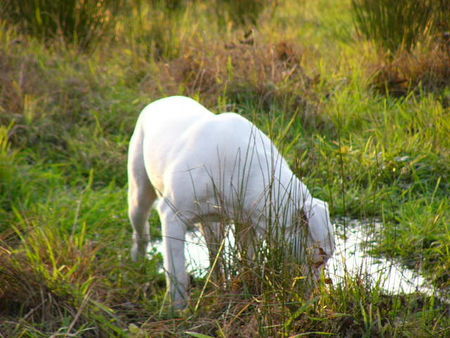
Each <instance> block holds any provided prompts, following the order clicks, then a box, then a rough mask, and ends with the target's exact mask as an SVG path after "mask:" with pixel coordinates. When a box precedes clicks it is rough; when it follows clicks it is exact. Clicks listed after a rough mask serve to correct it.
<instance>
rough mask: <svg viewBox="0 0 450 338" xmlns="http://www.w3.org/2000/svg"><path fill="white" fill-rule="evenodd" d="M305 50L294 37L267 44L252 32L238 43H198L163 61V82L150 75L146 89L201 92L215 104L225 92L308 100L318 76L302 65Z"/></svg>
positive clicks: (295, 101)
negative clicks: (294, 40) (173, 57)
mask: <svg viewBox="0 0 450 338" xmlns="http://www.w3.org/2000/svg"><path fill="white" fill-rule="evenodd" d="M303 54H304V50H303V48H302V47H300V46H299V45H297V44H295V43H294V42H291V41H280V42H277V43H264V42H261V41H258V39H257V38H256V37H253V35H252V34H250V35H249V36H247V37H246V38H244V39H241V40H237V41H236V42H231V43H224V42H211V43H209V44H208V47H207V48H205V45H204V44H201V43H200V44H199V43H197V44H193V45H191V46H189V47H186V49H185V50H184V51H183V53H181V55H182V56H181V57H179V58H177V59H175V60H173V61H168V62H166V63H163V64H161V67H160V71H161V74H160V76H159V78H160V81H155V78H154V77H152V78H150V77H149V78H148V80H147V81H144V82H143V84H142V86H143V90H144V91H145V92H150V93H154V92H155V91H157V90H158V89H159V90H162V91H163V92H164V94H165V95H169V94H175V93H179V92H180V90H181V91H182V92H183V94H185V95H187V96H194V95H200V97H201V99H202V102H206V104H216V103H217V98H218V97H221V96H224V95H226V96H227V97H228V98H230V99H231V100H234V101H237V102H239V100H241V101H242V100H244V99H246V98H247V99H248V96H249V95H250V96H252V97H254V98H258V100H259V101H260V103H261V104H263V105H268V104H269V103H271V102H273V101H277V100H278V101H279V102H283V103H285V102H287V101H289V102H291V103H292V104H299V105H304V104H305V102H306V101H308V100H311V98H312V96H313V93H312V87H313V86H314V84H315V82H316V79H313V78H311V76H308V75H307V74H306V73H305V71H304V69H303V68H302V66H301V60H302V58H303Z"/></svg>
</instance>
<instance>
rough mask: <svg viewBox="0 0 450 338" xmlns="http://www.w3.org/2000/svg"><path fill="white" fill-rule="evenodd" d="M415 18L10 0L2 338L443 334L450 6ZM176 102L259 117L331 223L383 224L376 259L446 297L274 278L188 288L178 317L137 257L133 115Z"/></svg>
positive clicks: (4, 64)
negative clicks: (409, 272)
mask: <svg viewBox="0 0 450 338" xmlns="http://www.w3.org/2000/svg"><path fill="white" fill-rule="evenodd" d="M94 2H95V3H96V5H95V6H92V3H94ZM415 2H417V3H420V4H421V6H425V7H424V8H425V9H426V10H424V11H420V13H419V11H417V10H416V11H413V12H412V14H411V13H409V12H408V13H409V14H408V15H407V17H406V16H405V17H402V15H406V14H402V13H404V12H402V11H398V12H395V13H394V12H390V14H392V17H393V18H394V19H390V18H391V17H390V16H389V17H380V16H379V15H378V14H377V13H381V12H383V11H385V10H387V9H383V10H380V9H379V8H376V7H374V6H373V3H374V2H373V1H372V2H371V1H369V0H365V1H362V0H354V1H350V0H348V1H347V0H346V1H337V0H319V1H312V0H311V1H310V0H304V1H293V0H284V1H260V0H249V1H233V0H226V1H219V0H216V1H214V0H211V1H208V0H196V1H188V0H177V1H175V0H171V1H157V0H151V1H150V0H149V1H144V0H127V1H125V0H117V1H107V0H104V1H89V0H87V1H83V2H76V1H73V2H71V1H44V0H40V1H20V2H16V1H3V2H2V3H1V4H0V333H1V334H2V335H3V336H8V337H10V336H49V335H52V334H54V335H75V336H142V337H145V336H148V337H154V336H158V335H161V336H176V335H183V334H186V332H195V333H202V334H206V335H210V336H224V337H228V336H243V337H246V336H251V335H254V334H255V333H257V334H259V335H261V336H290V335H296V334H306V335H311V336H319V335H338V336H411V335H415V336H437V337H438V336H442V337H443V336H446V335H448V334H449V327H450V322H449V317H450V316H449V305H448V303H446V302H445V299H443V298H442V295H444V296H445V295H448V292H449V288H450V280H449V271H450V265H449V264H450V247H449V246H450V229H449V224H450V222H449V196H448V191H449V188H450V187H449V182H450V178H449V168H450V163H449V162H450V161H449V149H450V144H449V140H450V139H449V137H448V135H450V116H449V95H450V88H449V70H450V61H449V60H450V57H449V49H448V48H449V41H448V31H449V27H448V22H447V21H446V20H445V18H446V15H445V10H446V7H445V6H444V4H445V1H443V2H441V1H425V0H423V1H422V0H417V1H415ZM19 3H20V4H22V5H23V6H18V5H17V4H19ZM72 3H73V4H76V3H82V4H83V6H81V5H78V6H77V5H74V6H72V7H70V6H69V5H70V4H72ZM243 3H245V5H244V4H243ZM376 3H378V4H381V5H380V6H383V5H384V4H385V3H388V2H387V1H378V2H376ZM441 3H442V6H439V5H438V4H441ZM61 4H65V6H68V7H65V8H64V10H62V9H61V8H58V5H61ZM33 6H34V7H33ZM243 6H244V7H245V8H244V7H243ZM426 6H432V8H431V7H426ZM387 8H388V9H389V8H390V7H389V6H387ZM430 8H431V9H430ZM394 9H395V8H393V10H394ZM62 12H63V13H65V15H61V14H60V13H62ZM58 13H59V14H58ZM244 13H248V15H247V14H244ZM427 13H428V14H430V13H431V14H430V15H428V16H427ZM415 14H416V15H420V17H417V16H416V15H415ZM19 17H20V20H18V18H19ZM396 18H397V19H396ZM400 19H402V20H400ZM377 20H378V22H377ZM383 20H384V21H383ZM400 21H401V24H402V26H400V24H399V22H400ZM362 22H364V23H366V24H367V25H366V26H364V27H363V26H361V24H362ZM369 23H370V25H371V26H369V25H368V24H369ZM377 25H378V26H377ZM408 25H409V26H408ZM414 25H415V26H414ZM376 27H379V29H378V28H376ZM380 27H381V28H380ZM408 27H410V28H411V27H420V29H409V28H408ZM386 30H388V31H390V32H392V31H395V32H398V33H399V35H398V36H397V35H392V37H395V39H396V40H395V41H393V40H389V41H385V40H384V39H385V35H383V34H384V33H383V32H385V31H386ZM372 32H374V33H372ZM402 32H403V33H402ZM411 32H420V37H411V36H410V35H409V34H411ZM174 94H183V95H187V96H191V97H194V98H195V99H197V100H199V101H200V102H201V103H202V104H204V105H205V106H207V107H208V108H209V109H211V110H212V111H214V112H222V111H235V112H238V113H239V114H242V115H243V116H245V117H246V118H248V119H249V120H251V121H252V122H253V123H254V124H255V125H257V126H258V128H260V129H261V130H263V131H264V132H265V133H266V134H268V135H269V136H270V138H271V139H272V140H273V141H274V143H275V144H276V145H277V147H278V148H279V149H280V151H281V153H282V154H283V155H284V156H285V158H286V159H287V160H288V162H289V164H290V166H291V168H293V170H294V172H295V174H296V175H297V176H298V177H299V178H301V179H302V181H304V182H305V184H307V186H308V187H309V188H310V189H311V191H312V194H313V195H314V196H317V197H318V198H321V199H323V200H325V201H328V202H329V205H330V211H331V215H332V217H333V218H335V219H337V218H339V217H350V218H352V219H360V220H376V222H377V224H380V225H379V226H378V227H377V233H376V236H375V237H371V238H372V239H373V240H372V242H371V243H370V246H368V249H367V250H368V253H370V255H371V256H373V257H377V256H378V257H383V259H387V260H392V261H395V262H396V263H397V264H400V265H404V266H407V267H409V268H411V269H413V270H414V271H416V272H418V273H420V274H421V275H422V276H423V277H424V278H425V279H426V281H427V283H428V285H429V286H430V288H431V289H435V290H436V291H438V294H439V297H438V296H437V295H435V294H434V293H433V292H431V293H424V292H413V293H406V292H404V293H402V292H399V293H396V294H392V293H387V292H386V290H384V289H383V288H382V287H380V285H378V284H377V283H370V282H368V280H367V279H366V278H364V276H362V275H360V274H357V273H356V274H355V273H352V274H350V273H349V274H348V275H346V276H345V278H344V279H343V281H342V282H341V283H334V284H327V283H326V282H327V281H326V280H325V279H324V280H323V281H322V282H321V283H320V284H319V286H318V287H317V288H316V289H315V290H314V291H313V294H312V295H308V296H307V295H305V294H304V293H302V283H303V281H304V279H302V276H293V275H292V274H287V275H286V274H284V273H283V269H279V270H277V269H273V270H269V271H266V273H265V274H264V278H261V276H260V275H257V274H250V275H245V274H236V275H235V276H234V280H231V281H230V284H229V287H228V288H226V289H223V288H221V287H220V286H219V285H214V284H213V283H210V282H209V280H208V279H207V278H205V277H202V276H199V277H195V278H194V280H193V283H192V290H191V303H192V304H191V306H190V307H189V309H187V310H186V311H185V312H182V313H177V312H173V311H172V310H171V309H170V308H169V307H167V306H166V305H165V304H166V303H165V301H164V292H165V283H164V276H163V273H162V272H161V263H162V260H161V256H160V255H159V254H157V253H156V252H155V254H152V255H151V259H149V260H148V261H147V262H145V263H133V262H132V261H131V258H130V254H129V252H130V245H131V241H130V238H131V227H130V224H129V221H128V219H127V212H126V208H127V204H126V153H127V146H128V142H129V138H130V136H131V133H132V130H133V128H134V125H135V121H136V118H137V116H138V113H139V111H140V110H141V109H142V108H143V107H144V106H145V105H146V104H148V103H149V102H151V101H152V100H155V99H157V98H160V97H163V96H169V95H174ZM335 223H337V224H338V227H339V228H338V230H339V231H340V232H341V233H344V236H345V231H346V225H345V223H344V224H341V223H340V222H335ZM339 224H340V225H339ZM369 224H370V222H369ZM151 225H152V227H151V231H152V236H153V238H158V237H159V236H160V232H159V220H158V217H157V215H156V214H152V217H151ZM370 230H371V229H369V231H370ZM275 258H276V257H274V259H275ZM274 262H276V261H275V260H274ZM275 266H276V265H275ZM253 285H258V287H257V288H255V287H252V286H253ZM447 299H448V296H447Z"/></svg>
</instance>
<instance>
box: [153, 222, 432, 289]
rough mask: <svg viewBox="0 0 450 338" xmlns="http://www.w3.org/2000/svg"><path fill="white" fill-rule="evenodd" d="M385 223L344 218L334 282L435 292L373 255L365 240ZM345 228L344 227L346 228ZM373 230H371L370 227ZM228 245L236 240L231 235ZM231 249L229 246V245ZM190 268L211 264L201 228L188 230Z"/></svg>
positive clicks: (332, 268)
mask: <svg viewBox="0 0 450 338" xmlns="http://www.w3.org/2000/svg"><path fill="white" fill-rule="evenodd" d="M380 226H382V224H381V223H377V222H360V221H357V220H343V223H340V224H338V226H336V228H337V230H336V251H335V253H334V256H333V257H332V258H331V259H330V260H329V261H328V263H327V271H328V274H329V275H330V277H331V279H332V281H333V284H337V283H341V282H342V281H343V280H344V276H345V275H346V274H347V276H348V275H349V276H358V277H360V278H361V279H363V280H365V281H367V282H370V283H371V284H372V285H375V284H377V285H379V286H380V287H381V288H382V289H384V290H385V291H386V292H389V293H394V294H399V293H412V292H416V291H418V292H422V293H425V294H432V293H433V288H432V287H431V286H430V284H429V283H427V281H426V280H425V279H424V278H423V277H422V276H420V275H419V274H417V273H416V272H414V271H413V270H410V269H407V268H404V267H402V266H400V265H399V264H396V263H395V262H393V261H392V260H388V259H386V258H382V257H381V258H378V257H377V258H375V257H371V256H370V255H369V254H368V252H367V246H365V245H364V244H369V245H370V243H373V242H374V241H376V237H375V236H376V233H377V229H379V227H380ZM344 229H345V230H344ZM369 230H370V231H369ZM229 237H231V238H228V240H227V243H226V244H227V245H226V247H228V248H230V244H233V243H234V238H232V236H229ZM155 249H156V251H159V252H161V251H162V243H161V241H155V242H153V244H152V251H153V250H155ZM228 250H229V249H228ZM185 254H186V262H187V268H188V271H189V272H190V273H191V274H193V275H195V276H198V277H202V276H204V275H205V274H206V273H207V270H208V267H209V258H208V250H207V248H206V243H205V239H204V238H203V236H202V235H201V233H200V231H192V232H188V233H187V235H186V246H185Z"/></svg>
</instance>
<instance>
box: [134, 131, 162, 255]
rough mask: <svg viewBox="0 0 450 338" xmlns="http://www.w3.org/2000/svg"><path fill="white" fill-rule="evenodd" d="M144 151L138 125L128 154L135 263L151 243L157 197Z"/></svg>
mask: <svg viewBox="0 0 450 338" xmlns="http://www.w3.org/2000/svg"><path fill="white" fill-rule="evenodd" d="M143 151H144V149H143V135H142V132H141V130H140V126H139V125H138V126H137V127H136V131H135V133H134V134H133V136H132V138H131V140H130V147H129V152H128V216H129V218H130V221H131V224H132V226H133V246H132V249H131V257H132V259H133V260H134V261H136V260H138V258H140V257H144V256H145V254H146V250H147V246H148V243H149V241H150V227H149V223H148V217H149V214H150V209H151V207H152V205H153V203H154V201H155V199H156V197H157V196H156V193H155V190H154V188H153V187H152V185H151V183H150V180H149V178H148V175H147V172H146V170H145V165H144V156H143Z"/></svg>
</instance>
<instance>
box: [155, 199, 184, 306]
mask: <svg viewBox="0 0 450 338" xmlns="http://www.w3.org/2000/svg"><path fill="white" fill-rule="evenodd" d="M159 215H160V218H161V227H162V235H163V243H164V270H165V273H166V283H167V288H168V290H169V292H170V296H171V300H172V305H173V306H174V307H175V308H177V309H182V308H184V307H185V306H186V304H187V299H188V296H187V289H188V275H187V272H186V266H185V256H184V242H185V234H186V225H185V224H184V222H183V221H182V220H180V218H179V217H178V216H177V215H176V214H175V212H174V211H173V210H172V208H171V207H170V206H168V205H167V204H166V203H162V205H161V206H160V208H159Z"/></svg>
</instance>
